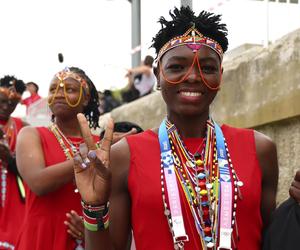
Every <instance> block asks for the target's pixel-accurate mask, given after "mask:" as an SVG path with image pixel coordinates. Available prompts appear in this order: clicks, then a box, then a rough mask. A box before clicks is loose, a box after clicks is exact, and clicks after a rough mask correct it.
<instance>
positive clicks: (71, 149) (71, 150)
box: [49, 123, 83, 160]
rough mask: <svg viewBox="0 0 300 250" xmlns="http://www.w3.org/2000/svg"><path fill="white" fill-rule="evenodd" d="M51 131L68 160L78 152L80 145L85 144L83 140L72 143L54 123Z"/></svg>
mask: <svg viewBox="0 0 300 250" xmlns="http://www.w3.org/2000/svg"><path fill="white" fill-rule="evenodd" d="M49 129H50V131H51V132H52V133H53V134H54V136H55V138H56V139H57V141H58V143H59V145H60V147H61V148H62V150H63V152H64V154H65V156H66V158H67V160H71V159H72V158H73V156H74V155H75V154H76V153H77V152H78V149H79V145H80V144H81V143H82V142H83V140H82V141H79V142H74V141H71V140H70V139H68V138H67V137H66V136H65V135H64V134H63V132H62V131H61V130H60V129H59V127H58V126H57V125H56V124H54V123H53V124H51V125H50V126H49Z"/></svg>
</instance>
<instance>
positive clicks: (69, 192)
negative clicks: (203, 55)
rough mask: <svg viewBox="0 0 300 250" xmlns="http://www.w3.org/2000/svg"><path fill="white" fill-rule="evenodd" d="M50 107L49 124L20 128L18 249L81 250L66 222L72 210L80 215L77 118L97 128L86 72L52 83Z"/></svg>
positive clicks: (77, 234) (63, 74)
mask: <svg viewBox="0 0 300 250" xmlns="http://www.w3.org/2000/svg"><path fill="white" fill-rule="evenodd" d="M48 104H49V108H50V110H51V111H52V113H53V119H52V120H53V123H52V124H51V125H50V126H49V127H36V128H34V127H27V128H26V129H23V130H22V131H21V132H20V138H19V139H18V143H17V162H18V164H19V166H18V169H19V171H20V174H21V176H22V177H23V179H24V181H25V183H26V184H27V186H28V189H26V194H27V197H28V200H27V203H26V214H25V216H24V218H25V221H24V224H23V227H22V229H21V232H22V233H21V236H20V238H19V240H18V245H17V248H18V249H23V250H27V249H28V250H29V249H30V250H32V249H33V250H38V249H45V250H54V249H58V250H67V249H70V250H71V249H72V250H73V249H75V248H76V247H81V246H82V235H83V233H82V231H80V229H76V230H75V231H73V232H71V231H70V230H69V229H68V227H67V226H66V225H64V222H65V221H66V220H67V217H66V214H67V213H69V212H70V211H71V210H73V211H75V212H76V213H77V214H79V215H81V214H82V213H81V209H80V207H81V205H80V196H79V195H78V193H77V192H76V186H75V185H74V181H73V179H74V174H73V167H72V166H73V157H74V154H76V153H77V152H78V151H79V146H80V144H81V143H82V142H83V139H82V136H81V133H80V129H79V124H78V122H77V118H76V116H77V114H78V113H79V112H81V113H84V114H85V116H86V118H87V119H88V120H89V126H90V127H92V128H96V127H97V126H98V119H99V111H98V104H99V103H98V95H97V90H96V88H95V86H94V84H93V82H92V81H91V80H90V78H89V77H88V76H87V75H86V74H85V72H84V71H82V70H81V69H79V68H75V67H71V68H65V69H64V70H62V71H60V72H58V73H57V74H56V75H55V76H54V78H53V79H52V81H51V84H50V87H49V95H48ZM93 139H94V141H95V143H96V142H97V141H98V140H99V138H98V136H94V137H93ZM65 224H67V223H66V222H65Z"/></svg>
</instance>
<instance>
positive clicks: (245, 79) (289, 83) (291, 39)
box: [100, 30, 300, 202]
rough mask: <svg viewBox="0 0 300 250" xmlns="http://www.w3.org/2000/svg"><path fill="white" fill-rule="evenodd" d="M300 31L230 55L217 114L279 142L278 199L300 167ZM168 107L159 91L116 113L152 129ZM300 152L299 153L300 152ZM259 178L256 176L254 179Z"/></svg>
mask: <svg viewBox="0 0 300 250" xmlns="http://www.w3.org/2000/svg"><path fill="white" fill-rule="evenodd" d="M299 51H300V30H296V31H295V32H293V33H291V34H288V35H286V36H285V37H283V38H282V39H280V40H279V41H277V42H276V43H274V44H272V45H270V46H269V48H262V47H261V46H258V45H244V46H241V47H240V48H237V49H236V50H234V51H231V52H229V53H228V54H227V55H226V56H225V58H224V64H223V67H224V75H223V83H222V87H221V90H220V92H219V93H218V95H217V97H216V99H215V101H214V103H213V105H212V115H213V117H215V119H216V120H217V121H218V122H220V123H227V124H230V125H233V126H236V127H247V128H254V129H256V130H258V131H261V132H263V133H264V134H266V135H268V136H269V137H271V138H272V140H273V141H274V142H275V143H276V144H277V152H278V160H279V167H280V175H279V192H278V199H277V200H278V202H281V201H282V200H284V199H285V198H286V197H288V188H289V185H290V183H291V181H292V177H293V176H294V173H295V171H296V169H298V168H300V164H298V162H300V161H299V160H300V154H299V153H300V133H299V132H300V52H299ZM165 114H166V107H165V104H164V102H163V100H162V98H161V95H160V93H159V92H154V93H152V94H151V95H148V96H146V97H143V98H141V99H139V100H137V101H135V102H132V103H130V104H127V105H123V106H121V107H119V108H117V109H115V110H113V111H112V112H111V113H110V114H108V115H106V116H103V117H102V119H101V120H100V124H101V125H103V124H104V123H105V118H106V117H108V116H111V117H113V118H114V120H116V121H124V120H127V121H132V122H136V123H137V124H139V125H141V126H142V128H144V129H147V128H151V127H157V126H159V123H160V121H161V120H162V119H163V117H164V116H165ZM298 152H299V153H298ZM254 181H255V180H254Z"/></svg>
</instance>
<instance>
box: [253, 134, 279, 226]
mask: <svg viewBox="0 0 300 250" xmlns="http://www.w3.org/2000/svg"><path fill="white" fill-rule="evenodd" d="M255 144H256V153H257V156H258V160H259V164H260V167H261V170H262V194H261V215H262V220H263V229H265V228H266V227H267V226H268V225H269V223H270V219H271V214H272V212H273V211H274V210H275V208H276V193H277V185H278V162H277V150H276V145H275V144H274V143H273V142H272V141H271V139H270V138H268V137H267V136H265V135H263V134H261V133H259V132H257V131H255Z"/></svg>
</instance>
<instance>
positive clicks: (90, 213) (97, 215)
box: [81, 201, 109, 232]
mask: <svg viewBox="0 0 300 250" xmlns="http://www.w3.org/2000/svg"><path fill="white" fill-rule="evenodd" d="M81 205H82V208H83V211H82V214H83V223H84V227H85V228H86V229H88V230H89V231H93V232H96V231H101V230H105V229H107V228H108V226H109V214H108V208H109V203H106V204H104V205H98V206H93V205H89V204H86V203H85V202H84V201H82V202H81Z"/></svg>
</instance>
